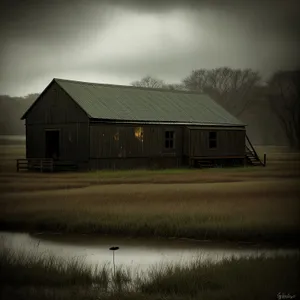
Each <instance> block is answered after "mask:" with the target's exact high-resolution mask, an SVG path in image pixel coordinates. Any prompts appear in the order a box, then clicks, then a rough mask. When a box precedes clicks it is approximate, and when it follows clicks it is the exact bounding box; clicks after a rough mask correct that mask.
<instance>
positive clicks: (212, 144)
mask: <svg viewBox="0 0 300 300" xmlns="http://www.w3.org/2000/svg"><path fill="white" fill-rule="evenodd" d="M211 134H214V137H212V136H211ZM208 148H209V149H217V148H218V133H217V131H209V132H208Z"/></svg>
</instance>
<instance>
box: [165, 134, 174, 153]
mask: <svg viewBox="0 0 300 300" xmlns="http://www.w3.org/2000/svg"><path fill="white" fill-rule="evenodd" d="M174 137H175V133H174V131H166V132H165V148H166V149H174Z"/></svg>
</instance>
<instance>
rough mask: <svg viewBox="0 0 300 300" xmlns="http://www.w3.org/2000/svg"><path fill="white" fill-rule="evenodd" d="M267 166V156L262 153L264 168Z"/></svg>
mask: <svg viewBox="0 0 300 300" xmlns="http://www.w3.org/2000/svg"><path fill="white" fill-rule="evenodd" d="M266 165H267V154H266V153H264V167H265V166H266Z"/></svg>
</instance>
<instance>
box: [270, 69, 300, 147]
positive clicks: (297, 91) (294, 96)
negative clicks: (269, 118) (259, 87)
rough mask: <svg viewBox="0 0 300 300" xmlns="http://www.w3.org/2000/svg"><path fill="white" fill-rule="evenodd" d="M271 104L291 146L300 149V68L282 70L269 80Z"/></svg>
mask: <svg viewBox="0 0 300 300" xmlns="http://www.w3.org/2000/svg"><path fill="white" fill-rule="evenodd" d="M268 98H269V101H270V106H271V108H272V110H273V112H274V113H275V115H276V116H277V118H278V120H279V121H280V124H281V126H282V128H283V130H284V132H285V133H286V136H287V139H288V142H289V144H290V147H291V148H294V149H297V150H299V149H300V70H296V71H280V72H277V73H275V74H274V75H273V76H272V78H271V80H270V82H269V93H268Z"/></svg>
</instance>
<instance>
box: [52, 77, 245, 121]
mask: <svg viewBox="0 0 300 300" xmlns="http://www.w3.org/2000/svg"><path fill="white" fill-rule="evenodd" d="M54 81H55V82H57V83H58V84H59V86H60V87H61V88H63V89H64V90H65V92H66V93H67V94H69V96H70V97H71V98H72V99H73V100H74V101H75V102H77V104H78V105H79V106H80V107H81V108H82V109H83V110H84V111H85V112H86V113H87V115H88V116H89V117H90V118H94V119H103V120H111V121H126V122H145V121H147V122H158V123H160V122H161V123H165V122H170V123H171V122H172V123H183V124H194V123H197V124H203V125H204V124H206V125H212V124H219V125H233V126H244V124H243V123H242V122H241V121H239V120H238V119H237V118H235V117H234V116H232V115H231V114H230V113H229V112H228V111H226V110H225V109H224V108H223V107H222V106H220V105H219V104H217V103H216V102H215V101H214V100H212V99H211V98H210V97H208V96H207V95H204V94H199V93H195V92H186V91H173V90H166V89H149V88H141V87H133V86H122V85H110V84H97V83H88V82H80V81H71V80H65V79H56V78H55V79H54Z"/></svg>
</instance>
